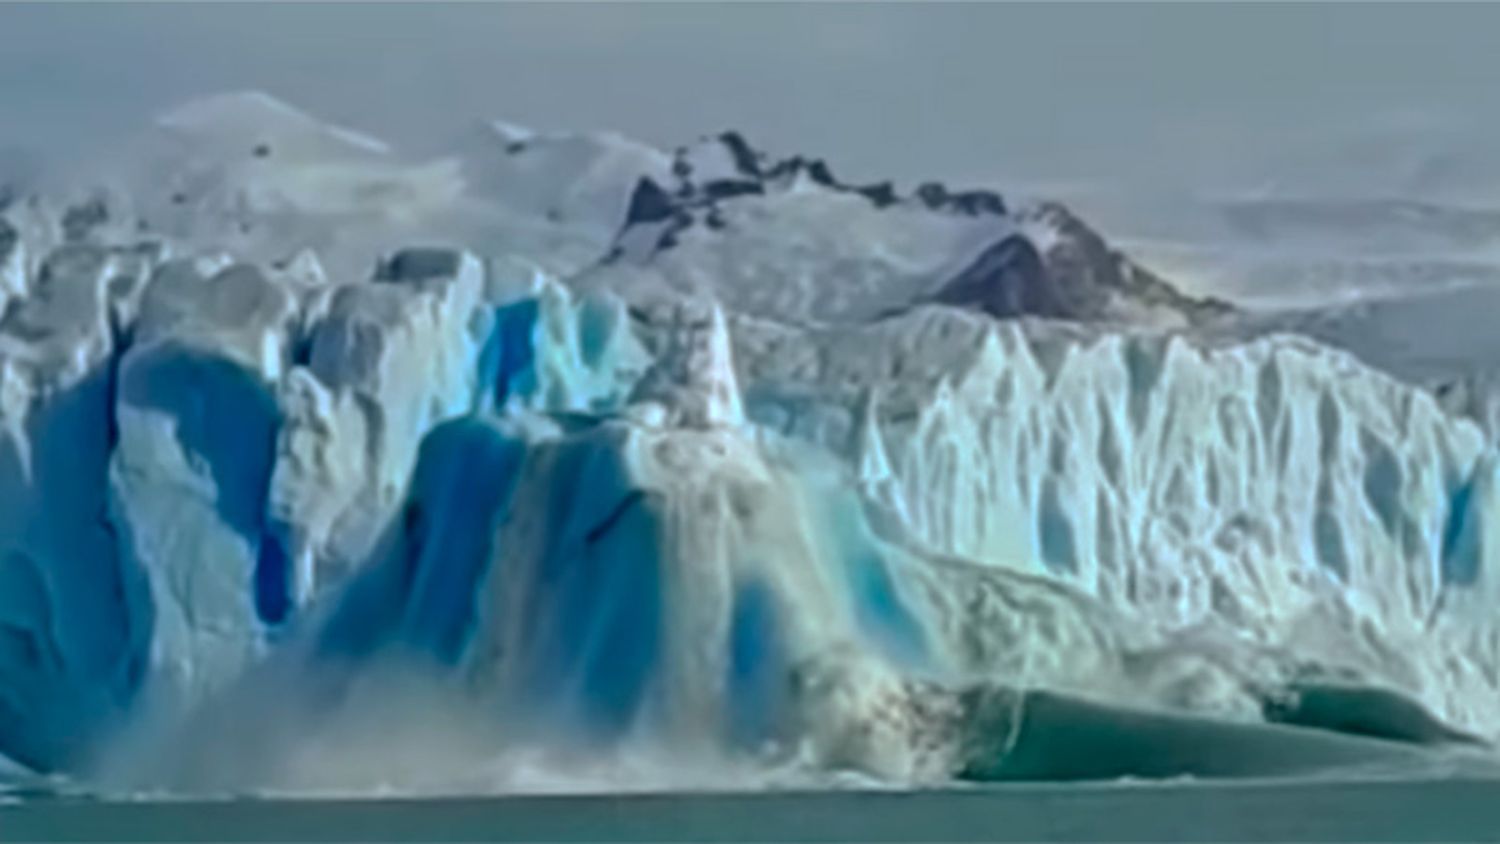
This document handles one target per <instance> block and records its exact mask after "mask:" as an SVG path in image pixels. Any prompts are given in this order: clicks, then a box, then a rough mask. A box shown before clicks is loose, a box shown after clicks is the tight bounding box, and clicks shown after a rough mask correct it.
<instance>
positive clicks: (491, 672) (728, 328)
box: [0, 245, 1500, 778]
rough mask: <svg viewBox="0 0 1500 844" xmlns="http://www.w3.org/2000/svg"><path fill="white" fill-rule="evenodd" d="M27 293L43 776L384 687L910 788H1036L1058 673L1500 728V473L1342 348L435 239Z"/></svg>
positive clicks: (10, 534)
mask: <svg viewBox="0 0 1500 844" xmlns="http://www.w3.org/2000/svg"><path fill="white" fill-rule="evenodd" d="M4 257H6V256H0V258H4ZM0 266H8V265H7V264H5V263H3V262H0ZM34 266H35V268H34V269H27V270H26V271H25V272H23V273H20V276H21V277H23V279H24V283H22V282H17V285H18V286H19V287H20V288H21V289H20V290H19V291H18V292H17V299H16V301H15V302H14V303H13V304H12V306H11V307H10V309H9V310H8V311H7V312H6V316H5V318H4V320H3V321H0V422H3V425H0V429H3V432H4V436H3V437H0V543H3V546H4V547H3V550H0V713H3V716H4V717H3V718H0V752H3V753H4V754H6V755H8V756H10V757H12V758H14V759H16V760H19V761H21V762H23V763H25V764H28V765H31V766H34V767H38V768H48V769H53V768H61V769H74V770H77V769H86V768H87V767H88V766H89V765H90V764H91V763H92V762H94V761H96V757H97V756H98V755H99V752H100V749H101V748H103V747H106V746H107V745H109V744H110V739H111V738H112V737H113V736H115V735H117V734H121V733H128V732H129V731H130V729H131V727H132V724H133V723H134V722H136V721H138V720H139V719H140V718H141V717H142V712H143V710H147V709H150V708H151V707H153V706H159V705H170V706H178V707H183V706H185V707H188V708H189V709H192V708H193V707H196V706H200V705H201V706H214V705H218V704H217V703H215V702H216V701H222V700H223V699H224V698H225V697H226V696H232V695H233V693H234V691H235V690H236V689H238V688H243V687H245V686H246V685H247V684H248V685H252V686H258V687H261V688H262V689H263V688H265V687H269V686H272V685H273V684H285V687H286V693H285V695H283V697H285V698H288V699H293V698H295V699H297V700H298V701H299V702H298V703H296V706H304V707H310V708H313V709H316V708H317V707H318V706H319V705H326V706H328V707H332V708H337V706H336V704H335V703H334V701H337V700H338V699H339V698H340V696H341V695H345V694H348V693H350V692H349V689H350V688H358V681H357V679H356V678H358V677H360V676H361V675H363V674H365V673H366V672H368V671H375V670H377V668H376V667H377V666H380V665H385V664H390V663H392V662H399V663H411V664H418V665H422V666H425V667H426V668H425V669H424V670H428V671H432V672H434V673H435V674H436V675H438V676H442V677H445V678H448V680H449V681H450V682H452V683H454V684H456V685H457V686H458V687H459V688H461V689H462V694H463V695H464V696H465V697H466V698H468V699H471V700H475V701H480V702H482V704H483V708H484V709H485V711H487V712H491V713H493V715H494V720H495V722H496V723H497V724H498V725H500V726H499V727H498V728H497V729H499V730H500V731H501V732H502V733H503V732H504V731H505V730H506V729H507V728H509V729H512V730H514V731H515V732H517V733H524V734H525V735H527V736H529V737H534V736H536V735H547V734H549V733H555V734H556V735H558V736H565V737H567V740H568V741H579V740H580V739H582V740H586V741H587V742H590V743H599V742H604V743H609V742H619V741H624V740H627V739H634V738H638V737H640V736H642V735H652V736H659V737H663V738H665V739H667V740H670V741H677V742H686V743H690V744H691V743H698V744H710V745H713V746H715V747H727V748H743V749H744V750H745V751H746V752H749V753H759V752H764V751H765V749H766V748H773V749H774V748H787V747H793V746H800V747H804V748H808V747H810V748H811V752H812V753H813V754H814V757H815V759H816V760H817V761H818V762H819V763H820V764H823V765H826V766H828V767H853V768H857V769H861V770H865V771H869V772H873V773H876V774H879V775H883V776H891V777H895V778H912V777H916V778H923V777H929V778H943V777H947V776H953V775H955V774H959V773H962V772H964V771H969V772H974V771H978V772H980V773H981V774H986V775H987V774H994V773H995V772H996V771H999V772H1000V773H1004V770H1003V769H1004V765H1001V764H999V763H998V762H997V761H996V760H997V759H1002V758H1005V754H1006V753H1008V752H1012V751H1013V752H1014V753H1016V754H1020V756H1024V754H1025V752H1030V751H1028V749H1027V745H1026V742H1025V741H1022V740H1021V738H1018V736H1021V735H1023V734H1022V733H1018V732H1017V730H1016V729H1015V723H1016V722H1017V720H1018V719H1019V718H1021V716H1020V715H1018V714H1017V712H1020V711H1021V710H1020V709H1018V706H1020V704H1019V703H1018V701H1020V700H1022V698H1023V697H1024V695H1022V690H1027V689H1037V690H1047V691H1046V693H1047V694H1052V693H1057V694H1063V695H1083V696H1085V697H1086V698H1087V699H1088V700H1090V701H1094V702H1095V703H1089V704H1082V703H1079V704H1074V703H1068V702H1067V701H1072V700H1074V698H1072V697H1064V698H1057V699H1056V700H1059V701H1063V703H1055V701H1054V699H1053V698H1049V697H1046V696H1045V695H1043V696H1042V697H1038V698H1035V699H1034V700H1035V701H1039V702H1037V703H1034V705H1035V706H1037V707H1040V708H1038V709H1035V710H1034V711H1036V712H1046V711H1051V710H1047V709H1046V707H1048V706H1062V707H1063V708H1064V709H1067V707H1068V706H1080V707H1084V709H1083V710H1078V711H1084V710H1087V707H1088V706H1092V705H1095V704H1096V703H1097V705H1101V706H1102V705H1105V704H1108V705H1116V704H1118V705H1130V706H1137V707H1142V711H1149V712H1152V713H1166V714H1158V715H1152V716H1151V717H1158V718H1170V717H1179V716H1181V717H1187V716H1189V715H1191V716H1194V717H1197V716H1205V717H1212V718H1215V719H1219V720H1220V721H1222V722H1224V723H1228V724H1237V725H1247V728H1248V726H1249V725H1256V724H1260V723H1261V722H1262V721H1263V720H1265V719H1266V718H1267V717H1270V716H1269V715H1268V713H1272V714H1274V712H1275V711H1276V710H1275V708H1274V706H1272V704H1274V703H1275V702H1277V701H1278V700H1280V697H1279V696H1280V695H1283V694H1284V693H1286V692H1287V690H1288V689H1292V688H1294V687H1295V686H1296V685H1297V684H1298V683H1305V682H1307V681H1308V680H1309V679H1313V680H1319V681H1323V680H1333V679H1337V680H1342V681H1346V682H1347V683H1349V684H1350V687H1351V688H1379V689H1387V690H1391V691H1392V692H1395V693H1399V694H1400V695H1401V696H1402V698H1403V699H1405V700H1410V701H1412V702H1413V705H1414V706H1419V707H1421V708H1423V709H1425V710H1426V711H1427V712H1429V713H1430V714H1431V716H1432V718H1433V719H1434V723H1437V722H1441V723H1443V724H1446V725H1448V726H1447V727H1445V728H1443V729H1448V730H1450V731H1451V733H1452V734H1453V735H1460V734H1469V733H1472V734H1477V735H1479V736H1488V735H1493V734H1494V733H1495V732H1496V731H1497V729H1500V725H1497V722H1496V720H1495V716H1494V713H1493V708H1492V707H1491V706H1490V705H1489V704H1488V701H1489V700H1491V699H1492V698H1493V695H1494V694H1495V691H1496V685H1497V683H1500V676H1497V673H1496V672H1497V669H1500V654H1497V653H1496V648H1497V646H1500V638H1497V635H1496V630H1495V629H1494V622H1493V621H1492V620H1491V619H1492V617H1493V613H1492V612H1490V611H1489V609H1488V608H1489V607H1490V606H1491V604H1492V600H1491V593H1492V591H1493V588H1494V587H1493V585H1492V583H1493V581H1494V578H1495V574H1494V571H1495V565H1496V563H1497V561H1493V560H1491V559H1490V557H1491V555H1492V554H1493V553H1495V552H1494V551H1492V546H1493V545H1494V543H1495V542H1496V536H1495V530H1496V528H1495V526H1494V525H1493V524H1492V522H1493V516H1492V514H1493V513H1495V512H1497V505H1496V503H1495V502H1494V500H1493V499H1494V496H1495V494H1496V490H1495V483H1496V477H1495V473H1496V465H1497V464H1496V459H1495V454H1494V451H1493V448H1492V447H1491V446H1490V444H1488V443H1487V442H1485V441H1484V439H1483V437H1482V435H1481V434H1480V431H1479V429H1478V428H1477V427H1476V426H1474V425H1473V424H1471V423H1469V422H1466V421H1462V420H1459V419H1457V418H1454V417H1451V416H1449V415H1446V414H1445V413H1443V412H1442V411H1441V410H1440V409H1439V408H1438V406H1437V405H1436V403H1435V401H1434V400H1433V399H1432V398H1431V397H1430V396H1428V395H1427V394H1426V393H1423V392H1421V391H1419V390H1416V389H1414V388H1411V387H1408V386H1405V385H1402V384H1400V383H1398V382H1396V381H1394V380H1391V379H1389V378H1387V377H1385V376H1383V375H1380V374H1378V373H1376V372H1373V371H1371V370H1369V369H1366V368H1364V367H1362V366H1360V365H1359V364H1358V363H1356V362H1355V361H1354V360H1353V359H1351V358H1349V357H1347V356H1345V355H1343V354H1340V353H1337V352H1334V351H1331V350H1329V349H1326V348H1323V347H1319V346H1316V345H1314V344H1312V343H1310V342H1307V341H1303V340H1296V339H1292V338H1285V337H1270V338H1262V339H1259V340H1255V341H1253V342H1250V343H1246V344H1239V345H1224V346H1218V347H1214V346H1209V345H1204V344H1202V343H1200V342H1197V341H1193V340H1190V339H1188V338H1186V337H1184V336H1177V335H1160V334H1140V335H1132V334H1123V333H1111V334H1095V333H1086V332H1083V331H1081V330H1078V329H1074V328H1066V327H1060V326H1057V325H1047V324H1030V323H1024V322H997V321H995V320H993V319H991V318H989V317H985V316H981V315H975V314H971V313H967V312H963V311H959V310H956V309H952V308H946V307H940V306H928V307H921V308H917V309H915V310H913V311H910V312H908V313H904V314H900V315H896V316H891V317H889V318H885V319H880V320H877V321H873V322H869V323H862V324H853V325H846V326H841V327H811V328H809V327H789V326H786V325H780V324H773V323H767V322H761V321H756V320H753V319H749V318H738V317H735V316H733V315H728V316H726V315H725V314H724V313H723V312H722V311H720V310H718V309H717V308H714V307H712V306H702V307H699V306H697V305H692V306H686V305H685V306H683V307H682V308H680V309H678V311H677V312H676V313H675V314H670V315H666V316H663V315H661V314H652V313H642V312H639V311H632V309H630V308H627V306H626V305H625V304H624V303H623V302H621V301H619V300H618V299H616V298H614V297H613V296H611V295H609V294H607V293H599V294H587V295H583V294H575V293H573V292H570V291H569V290H568V289H567V288H566V287H564V286H562V285H560V284H558V283H556V282H554V281H550V280H546V279H544V278H542V277H541V276H540V274H533V273H527V272H509V271H507V272H502V271H499V270H498V269H497V268H496V267H495V266H486V262H484V261H481V260H479V259H478V258H476V257H474V256H472V255H469V254H467V253H464V252H460V251H452V250H436V249H413V250H405V251H401V252H398V253H395V254H394V255H392V256H391V257H390V258H389V259H387V260H386V261H384V262H383V263H382V265H381V267H380V268H379V269H378V270H377V272H376V273H375V277H374V279H373V280H371V281H366V282H359V283H354V284H332V283H329V281H328V280H327V279H326V278H325V277H324V275H323V273H322V272H321V271H320V270H319V269H318V267H317V262H316V259H314V258H312V257H311V256H306V255H305V256H302V257H301V258H300V259H298V260H296V261H292V262H289V263H286V264H284V265H280V266H275V267H255V266H249V265H242V264H235V263H233V262H231V261H229V260H228V259H223V258H214V257H207V258H205V257H194V256H179V255H173V254H170V251H169V250H165V249H158V250H154V251H153V250H150V249H124V248H111V247H100V246H86V245H71V246H63V247H60V248H59V249H57V250H55V251H52V252H51V253H50V254H48V255H46V256H45V257H44V258H42V259H40V260H38V261H36V263H35V265H34ZM10 278H11V276H10V275H7V279H10ZM7 283H9V282H7ZM1080 699H1082V698H1080ZM1049 701H1054V702H1049ZM1100 701H1102V702H1103V703H1098V702H1100ZM287 705H288V706H292V705H293V704H291V703H288V704H287ZM1067 711H1068V712H1070V713H1073V714H1072V715H1070V716H1069V717H1074V716H1076V715H1077V712H1075V710H1067ZM1088 711H1092V710H1088ZM1038 717H1040V716H1038ZM1078 717H1082V716H1078ZM1142 717H1145V716H1142ZM187 720H192V719H190V718H189V719H187ZM1150 723H1151V724H1152V725H1156V726H1160V725H1159V724H1158V722H1155V721H1152V722H1150ZM519 725H525V726H524V727H522V726H519ZM1156 726H1153V727H1152V728H1153V729H1154V728H1156ZM1365 726H1366V727H1370V725H1368V724H1367V725H1365ZM553 728H556V729H555V730H554V729H553ZM1143 729H1144V727H1143ZM1433 729H1434V730H1438V728H1437V727H1434V728H1433ZM1370 731H1378V730H1375V729H1374V727H1371V728H1370V729H1367V730H1366V732H1370ZM1439 732H1441V731H1440V730H1439ZM1278 735H1279V734H1278ZM1007 743H1008V744H1007ZM997 748H998V749H997ZM268 752H269V751H268ZM1330 752H1332V751H1330ZM1020 756H1017V757H1016V758H1020ZM997 766H998V767H997Z"/></svg>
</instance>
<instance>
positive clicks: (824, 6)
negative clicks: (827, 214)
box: [0, 2, 1500, 185]
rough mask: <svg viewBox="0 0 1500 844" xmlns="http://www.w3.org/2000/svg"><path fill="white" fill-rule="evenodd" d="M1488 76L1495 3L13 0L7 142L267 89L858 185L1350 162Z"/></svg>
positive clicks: (1449, 106) (1486, 106)
mask: <svg viewBox="0 0 1500 844" xmlns="http://www.w3.org/2000/svg"><path fill="white" fill-rule="evenodd" d="M1497 83H1500V6H1497V5H1448V6H1441V7H1438V6H1433V5H1431V4H1426V5H1421V4H1407V5H1374V6H1371V5H1359V6H1355V5H1346V4H1320V5H1300V6H1292V5H1281V4H1245V5H1229V4H1222V3H1210V4H1204V5H1188V4H1160V5H1136V4H1069V5H1058V4H1051V5H1000V4H993V5H985V4H933V3H905V4H902V3H884V4H863V3H851V2H835V3H817V4H785V3H739V4H727V3H700V4H683V3H651V4H646V3H601V4H585V3H578V4H545V5H544V4H539V3H538V4H503V5H501V4H495V5H480V4H452V5H449V4H437V3H423V4H419V5H398V4H380V5H372V4H361V3H338V4H310V3H299V4H279V5H263V4H246V5H233V4H195V3H173V4H109V5H74V4H50V3H49V4H37V5H16V4H0V105H3V108H4V110H5V114H4V116H3V117H0V146H6V147H9V148H11V149H12V150H14V149H16V148H20V149H23V150H27V151H30V152H32V153H34V154H36V155H38V156H42V157H45V158H46V159H48V160H50V161H52V162H54V163H53V166H54V167H56V166H59V165H58V164H57V163H56V162H69V161H71V160H74V159H75V158H77V157H80V156H87V155H90V154H95V153H97V152H99V151H101V150H106V149H108V147H109V145H110V144H111V143H115V142H117V141H118V140H119V139H120V138H122V137H125V136H126V135H127V134H128V133H131V132H136V131H140V130H141V129H142V128H143V127H144V126H146V125H148V123H149V121H150V118H151V117H152V116H153V115H155V114H158V113H161V112H162V111H164V110H165V109H168V108H170V107H171V106H173V105H175V104H178V103H181V102H183V101H185V100H188V99H191V98H193V97H196V96H201V95H205V94H210V93H215V92H220V91H226V90H239V89H246V88H256V89H262V90H265V91H267V92H269V93H271V94H273V95H275V96H277V97H279V98H281V99H284V100H286V101H288V102H290V103H292V104H294V105H297V106H299V107H301V108H303V109H306V110H308V111H310V112H312V113H314V114H317V115H319V116H321V117H324V118H326V119H329V120H333V121H336V122H340V123H343V124H345V125H349V126H352V127H354V128H358V129H361V130H364V131H367V132H369V133H371V134H374V135H376V136H379V137H382V138H385V139H387V140H390V141H392V142H394V143H396V144H397V145H398V146H402V147H404V148H406V149H409V150H413V151H423V150H428V149H437V148H439V147H440V145H441V144H442V143H443V142H444V140H445V139H447V138H451V137H454V136H455V135H456V134H457V133H458V132H460V131H461V130H462V129H463V128H464V127H465V126H466V125H468V124H469V123H470V122H471V121H473V120H475V119H478V118H483V117H496V118H504V119H507V120H509V121H512V122H516V123H522V124H527V125H532V126H536V127H540V128H552V129H572V128H579V129H586V128H610V129H615V130H618V131H621V132H624V133H625V134H629V135H633V136H636V137H639V138H642V139H644V140H647V141H650V142H653V143H656V144H659V145H663V146H667V147H670V146H673V145H676V144H678V143H681V142H684V141H687V140H690V139H692V138H694V137H696V136H698V135H701V134H703V133H706V132H712V131H718V130H720V129H724V128H731V127H733V128H737V129H740V130H742V131H745V132H746V133H747V134H748V135H749V136H750V137H751V138H752V139H755V140H756V141H757V142H758V143H759V144H760V145H762V146H766V147H770V148H771V149H773V150H778V151H787V152H790V151H796V152H803V153H808V154H814V155H822V156H827V157H828V158H829V159H830V160H832V161H833V162H834V163H835V164H836V165H837V169H838V170H839V171H840V172H841V173H843V174H847V175H848V176H849V177H850V178H857V179H867V178H881V177H887V176H889V177H894V178H896V179H897V180H898V181H902V182H908V181H914V180H917V179H922V178H928V177H937V178H943V179H947V180H950V181H959V182H964V181H970V182H988V183H1000V182H1006V181H1027V182H1035V183H1040V184H1060V185H1061V184H1067V183H1071V182H1079V183H1092V182H1102V181H1109V180H1115V181H1122V182H1132V183H1161V182H1165V181H1180V182H1184V183H1208V182H1213V181H1215V180H1228V181H1231V182H1235V183H1237V184H1238V183H1243V184H1253V183H1254V182H1255V181H1256V180H1264V179H1274V178H1283V179H1284V178H1287V177H1288V175H1287V174H1289V173H1297V172H1298V169H1297V168H1299V167H1300V168H1302V169H1303V170H1308V171H1317V172H1318V173H1326V172H1330V171H1331V169H1330V168H1332V169H1337V167H1336V165H1337V166H1343V165H1349V164H1351V163H1353V164H1358V165H1360V167H1363V170H1360V168H1359V167H1356V168H1354V172H1353V175H1350V176H1348V177H1347V178H1349V179H1353V180H1359V179H1365V178H1372V177H1373V178H1380V177H1382V175H1383V173H1384V171H1388V170H1391V169H1392V165H1390V164H1389V163H1388V162H1386V160H1385V157H1388V156H1389V155H1390V150H1389V149H1388V148H1389V147H1392V146H1394V147H1399V148H1400V149H1401V151H1402V154H1408V153H1411V154H1415V153H1414V152H1413V150H1419V151H1420V152H1421V154H1422V155H1427V156H1429V157H1431V156H1433V155H1437V154H1438V151H1439V148H1441V151H1443V152H1445V153H1450V152H1452V149H1453V148H1462V149H1463V150H1467V152H1465V153H1464V154H1468V155H1486V154H1487V152H1486V151H1487V150H1488V149H1490V148H1494V149H1500V84H1497ZM1434 135H1436V136H1441V139H1440V140H1437V141H1434V140H1432V139H1431V136H1434ZM1492 141H1493V143H1492ZM1424 144H1425V145H1428V146H1424ZM1433 144H1436V146H1431V145H1433ZM1429 147H1430V148H1429ZM11 157H12V158H14V157H16V155H15V153H11ZM1402 166H1403V167H1406V166H1408V165H1405V164H1403V165H1402ZM1421 166H1423V167H1427V168H1428V170H1430V169H1431V168H1432V167H1434V166H1436V165H1433V164H1431V163H1430V162H1428V163H1424V164H1422V165H1421ZM1410 167H1418V165H1410ZM1346 169H1347V168H1346ZM1418 169H1420V168H1418ZM1439 169H1441V168H1439ZM1422 172H1427V170H1423V171H1422ZM1413 178H1415V177H1413ZM1455 178H1456V177H1455Z"/></svg>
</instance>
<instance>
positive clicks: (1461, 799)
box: [0, 779, 1500, 842]
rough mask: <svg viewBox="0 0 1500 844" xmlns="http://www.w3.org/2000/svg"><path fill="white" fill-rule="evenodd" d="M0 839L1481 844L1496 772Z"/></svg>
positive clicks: (726, 801) (80, 816) (426, 808)
mask: <svg viewBox="0 0 1500 844" xmlns="http://www.w3.org/2000/svg"><path fill="white" fill-rule="evenodd" d="M0 840H6V841H42V840H50V841H98V840H109V841H189V840H214V841H273V840H300V841H370V842H379V841H403V842H407V841H479V840H485V841H603V840H616V841H731V840H758V841H909V840H922V841H932V840H945V841H1496V840H1500V780H1488V779H1444V780H1407V781H1392V780H1386V781H1377V782H1306V781H1304V782H1291V781H1265V782H1244V781H1239V782H1234V783H1215V784H1207V783H1191V782H1181V783H1157V784H1149V785H1145V784H1121V783H1113V784H1107V785H1010V786H993V787H984V788H975V789H963V790H959V789H955V790H942V791H918V792H851V791H824V792H760V793H741V794H649V795H592V796H550V795H549V796H507V797H473V798H460V797H455V798H440V799H384V800H326V799H297V800H243V799H241V800H225V801H181V802H175V801H152V802H99V801H90V800H82V799H76V798H48V799H34V800H28V801H23V802H18V803H14V804H10V805H5V806H0Z"/></svg>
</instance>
